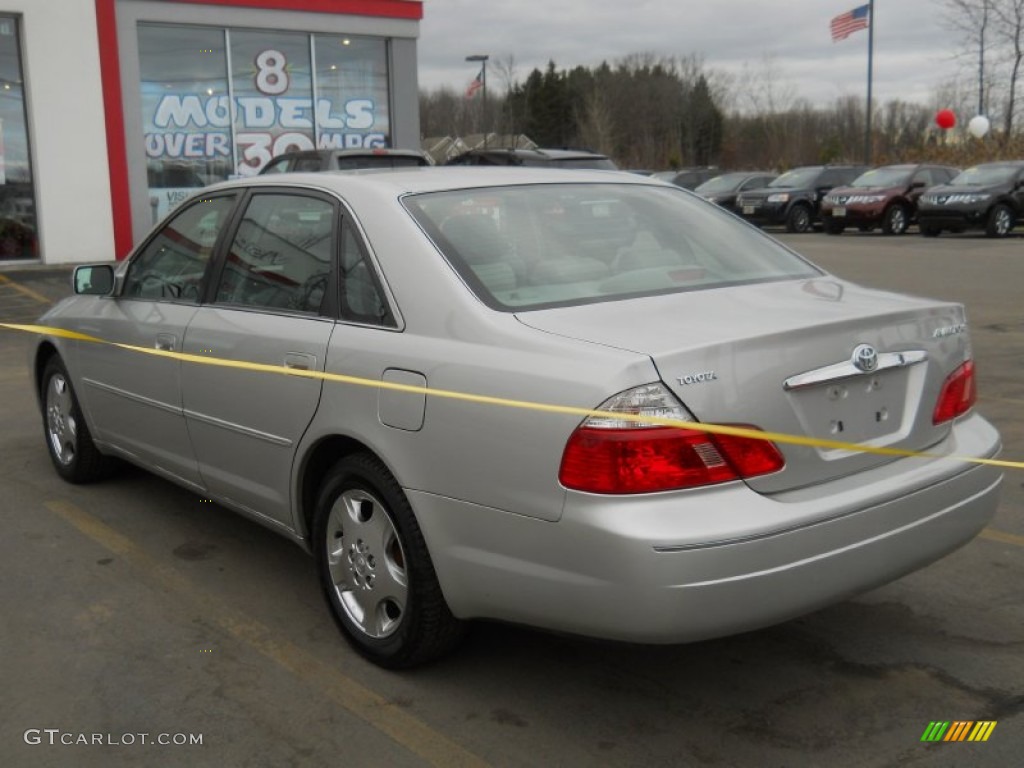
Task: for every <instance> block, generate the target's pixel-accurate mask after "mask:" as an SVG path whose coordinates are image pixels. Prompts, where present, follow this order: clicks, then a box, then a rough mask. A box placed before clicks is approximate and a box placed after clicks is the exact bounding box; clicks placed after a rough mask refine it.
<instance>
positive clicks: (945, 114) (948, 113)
mask: <svg viewBox="0 0 1024 768" xmlns="http://www.w3.org/2000/svg"><path fill="white" fill-rule="evenodd" d="M935 124H936V125H937V126H939V128H941V129H942V130H944V131H948V130H949V129H950V128H952V127H953V126H954V125H956V114H955V113H954V112H953V110H952V109H940V110H939V111H938V112H936V113H935Z"/></svg>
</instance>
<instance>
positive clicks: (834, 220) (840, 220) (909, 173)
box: [821, 165, 960, 235]
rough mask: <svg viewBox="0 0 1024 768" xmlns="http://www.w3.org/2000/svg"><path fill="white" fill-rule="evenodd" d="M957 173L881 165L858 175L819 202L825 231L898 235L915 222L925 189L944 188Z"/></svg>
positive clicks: (936, 168) (941, 167)
mask: <svg viewBox="0 0 1024 768" xmlns="http://www.w3.org/2000/svg"><path fill="white" fill-rule="evenodd" d="M959 172H960V171H959V170H958V169H956V168H950V167H949V166H945V165H884V166H882V167H881V168H874V169H872V170H870V171H867V172H865V173H862V174H861V175H860V176H858V177H857V178H856V179H854V180H853V182H852V183H851V184H850V186H848V187H836V188H835V189H833V190H832V191H830V192H829V193H828V194H827V195H826V196H825V199H824V200H822V201H821V221H822V225H823V226H824V228H825V231H826V232H828V233H829V234H830V235H838V234H840V233H841V232H842V231H843V230H844V229H846V228H847V227H857V229H859V230H860V231H862V232H867V231H869V230H872V229H876V228H878V227H881V228H882V231H883V232H884V233H885V234H887V235H902V234H903V233H904V232H906V231H907V227H909V226H910V224H911V223H912V222H913V221H914V220H915V219H916V218H917V200H918V198H919V197H921V194H922V193H923V192H924V191H925V190H926V189H928V188H929V187H934V186H936V185H938V184H945V183H947V182H948V181H949V180H950V179H952V178H953V177H954V176H956V175H957V174H958V173H959Z"/></svg>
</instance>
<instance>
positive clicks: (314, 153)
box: [260, 148, 431, 173]
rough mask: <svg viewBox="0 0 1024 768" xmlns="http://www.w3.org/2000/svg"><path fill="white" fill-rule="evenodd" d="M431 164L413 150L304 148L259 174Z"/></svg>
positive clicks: (272, 161) (272, 164)
mask: <svg viewBox="0 0 1024 768" xmlns="http://www.w3.org/2000/svg"><path fill="white" fill-rule="evenodd" d="M419 165H431V162H430V158H428V157H427V156H426V155H425V154H423V153H422V152H417V151H416V150H415V149H387V148H378V149H304V150H298V151H295V152H285V153H284V154H282V155H278V156H277V157H275V158H273V159H272V160H271V161H270V162H269V163H267V164H266V165H265V166H263V170H262V171H260V173H286V172H291V171H356V170H359V169H362V168H410V167H415V166H419Z"/></svg>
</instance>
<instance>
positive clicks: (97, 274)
mask: <svg viewBox="0 0 1024 768" xmlns="http://www.w3.org/2000/svg"><path fill="white" fill-rule="evenodd" d="M71 285H72V287H73V288H74V290H75V293H76V294H79V295H85V296H107V295H108V294H109V293H110V292H111V291H112V290H113V289H114V268H113V267H112V266H110V265H109V264H90V265H88V266H84V267H75V273H74V276H73V277H72V280H71Z"/></svg>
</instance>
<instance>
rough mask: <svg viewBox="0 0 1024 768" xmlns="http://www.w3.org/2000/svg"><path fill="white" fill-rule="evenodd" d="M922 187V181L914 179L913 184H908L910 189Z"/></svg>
mask: <svg viewBox="0 0 1024 768" xmlns="http://www.w3.org/2000/svg"><path fill="white" fill-rule="evenodd" d="M924 187H925V184H924V182H923V181H915V182H914V183H913V184H911V185H910V188H911V189H924Z"/></svg>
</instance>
